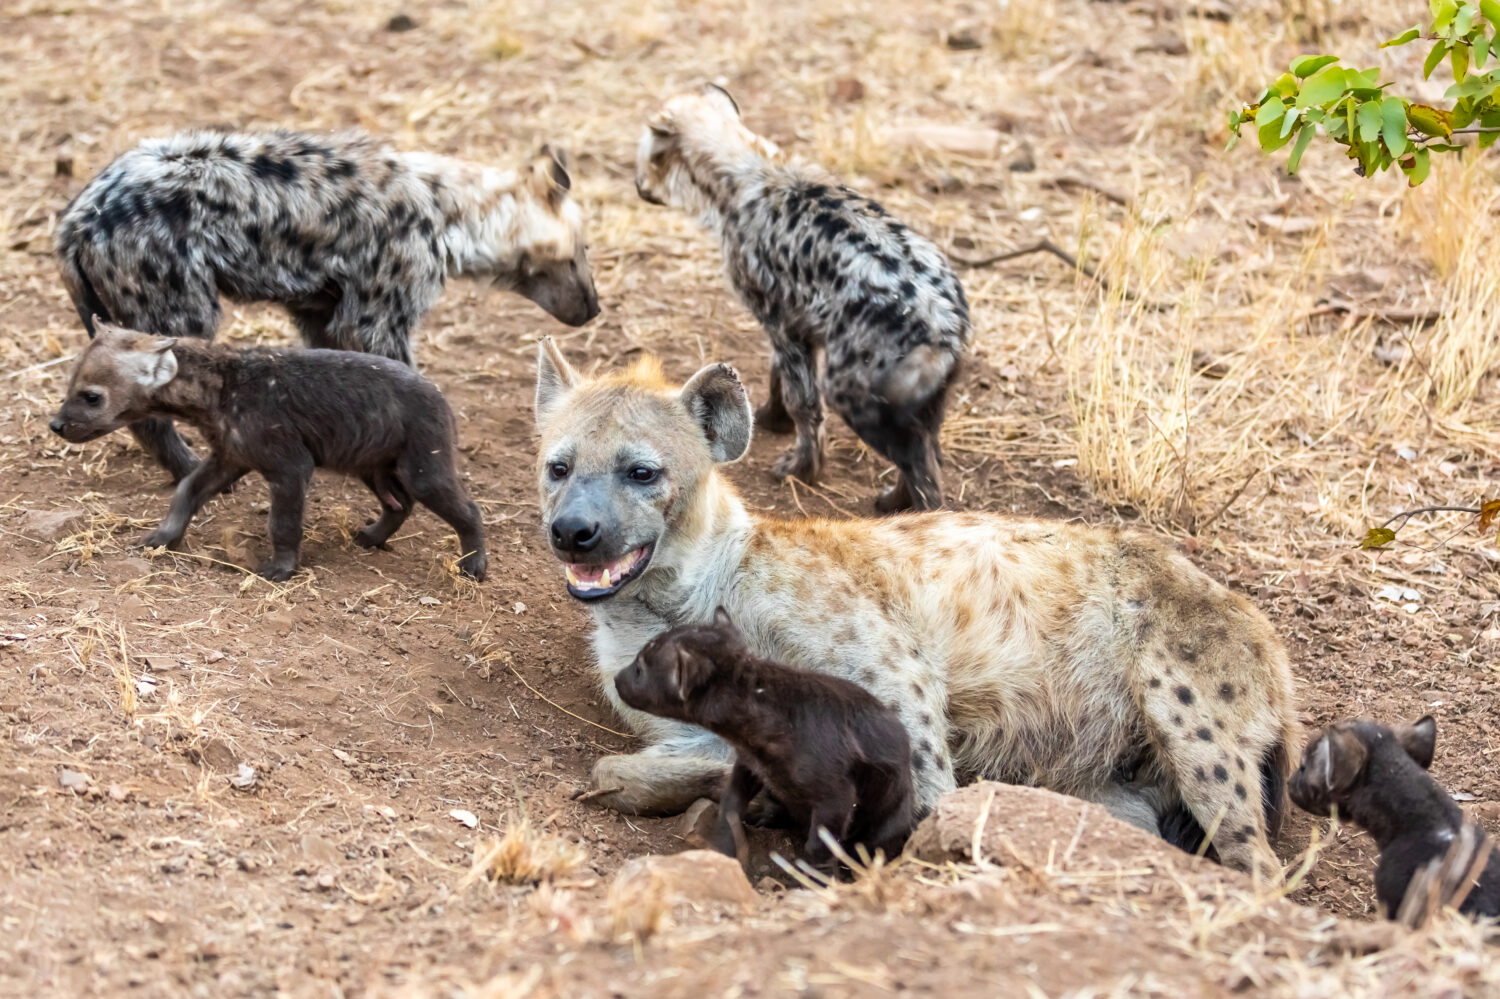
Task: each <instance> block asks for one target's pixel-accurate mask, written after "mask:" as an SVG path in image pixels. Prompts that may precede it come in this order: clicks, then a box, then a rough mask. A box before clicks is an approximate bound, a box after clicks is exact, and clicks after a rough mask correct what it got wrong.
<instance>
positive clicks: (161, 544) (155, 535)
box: [135, 527, 182, 551]
mask: <svg viewBox="0 0 1500 999" xmlns="http://www.w3.org/2000/svg"><path fill="white" fill-rule="evenodd" d="M181 543H182V535H180V534H171V533H169V532H166V531H163V530H162V529H161V528H159V527H158V528H157V529H156V530H154V531H152V532H151V533H150V534H143V535H141V537H140V539H139V540H137V541H136V543H135V546H136V547H137V548H165V549H167V550H168V551H176V550H177V546H178V545H179V544H181Z"/></svg>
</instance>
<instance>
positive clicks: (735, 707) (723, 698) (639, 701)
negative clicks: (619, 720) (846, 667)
mask: <svg viewBox="0 0 1500 999" xmlns="http://www.w3.org/2000/svg"><path fill="white" fill-rule="evenodd" d="M615 686H616V689H617V690H618V691H619V693H620V697H621V698H622V699H623V700H624V701H625V703H626V704H628V705H630V706H631V707H633V708H636V709H638V710H641V711H649V712H651V713H652V714H657V715H661V716H663V717H667V718H674V719H677V720H679V721H686V722H690V723H692V724H694V725H699V726H702V727H703V728H706V729H708V730H709V731H711V732H713V733H715V734H716V735H719V736H720V737H722V738H723V739H725V740H726V741H728V742H729V743H730V744H731V745H733V746H734V749H735V761H734V769H733V770H732V771H731V773H730V775H729V781H728V783H727V785H726V786H725V788H724V792H723V797H722V799H721V800H720V803H719V823H718V828H717V829H716V830H715V833H714V843H713V846H714V847H715V849H717V850H719V851H720V852H722V853H726V854H728V855H730V856H737V857H738V858H739V860H740V862H741V863H742V864H743V863H745V862H746V861H747V859H748V851H747V848H746V843H745V833H744V828H743V825H742V821H743V818H744V813H745V808H746V806H747V805H749V803H750V801H751V800H752V799H753V798H754V797H755V796H756V794H758V793H759V792H760V791H761V790H762V789H763V788H764V789H765V790H766V792H767V793H768V794H769V795H770V796H771V797H772V798H773V799H774V800H775V801H776V802H777V803H778V804H779V805H780V806H781V807H782V808H783V809H785V811H786V814H787V817H788V818H789V819H791V821H792V822H793V823H794V824H795V826H796V827H797V828H801V829H806V830H807V842H806V845H805V847H804V849H803V852H804V854H805V856H806V858H807V860H808V862H809V863H811V864H813V865H814V866H817V867H822V868H828V867H830V866H832V864H833V860H834V855H833V852H832V851H831V850H830V849H829V848H828V846H827V845H826V844H825V843H824V842H823V839H822V837H821V836H820V835H819V829H820V828H826V829H827V830H828V832H829V834H830V835H832V837H833V838H834V839H835V840H836V841H837V842H838V843H839V845H840V846H841V847H843V849H844V850H845V851H846V852H847V853H849V855H850V856H857V853H856V846H857V845H859V844H863V845H864V846H865V848H866V849H867V850H868V851H869V852H870V854H871V855H872V856H873V855H874V854H875V852H876V851H877V850H879V851H882V852H884V854H885V856H886V857H894V856H895V855H896V854H898V853H900V851H901V847H902V846H903V845H904V844H905V842H906V838H907V836H908V835H909V834H910V832H911V827H912V823H913V820H914V815H913V805H912V799H913V794H912V782H911V747H910V744H909V742H908V739H907V735H906V729H905V728H904V727H903V726H902V724H901V721H900V719H899V718H898V717H897V716H896V713H895V712H894V711H892V710H891V709H889V708H887V707H886V706H885V705H883V704H881V703H880V702H879V701H878V700H876V699H875V697H874V696H873V695H871V694H870V693H869V692H868V691H866V690H864V689H863V688H861V687H859V686H857V685H856V684H853V683H850V682H849V681H847V680H843V679H841V678H839V677H834V676H827V675H823V674H819V673H812V672H809V671H807V670H802V669H796V668H795V667H791V666H786V665H783V664H782V663H778V662H774V661H772V660H770V659H764V658H761V657H759V656H756V655H755V654H754V653H752V652H751V651H750V650H749V648H748V647H747V646H746V645H745V641H744V638H743V637H742V636H741V635H740V632H739V630H738V629H737V628H736V627H735V626H734V623H733V622H732V621H731V620H730V619H729V615H728V613H727V612H726V611H725V610H724V608H722V607H720V608H718V610H716V611H715V612H714V619H713V622H712V623H711V624H706V625H684V626H682V627H679V628H674V629H673V630H671V631H668V632H666V633H664V634H661V635H658V636H656V637H655V638H653V639H652V640H651V641H649V642H647V643H646V646H645V647H644V648H643V649H641V651H640V653H639V654H638V655H637V656H636V659H635V662H634V663H632V664H631V665H630V666H629V667H627V668H626V669H624V670H621V671H620V672H619V673H618V674H617V675H616V676H615Z"/></svg>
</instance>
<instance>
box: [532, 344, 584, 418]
mask: <svg viewBox="0 0 1500 999" xmlns="http://www.w3.org/2000/svg"><path fill="white" fill-rule="evenodd" d="M582 381H583V376H582V375H580V374H579V373H578V372H577V371H575V370H574V369H573V365H571V364H569V363H568V359H567V358H566V357H563V355H562V351H560V350H558V349H557V344H556V343H555V342H554V341H553V339H552V338H551V337H550V336H544V337H542V338H541V339H540V340H538V341H537V343H536V425H537V426H538V427H541V425H542V423H543V422H545V421H546V418H547V417H548V416H549V415H550V414H551V412H552V408H553V407H554V406H556V405H557V403H558V401H559V400H560V399H562V397H563V396H565V395H567V394H568V393H569V392H571V391H573V389H574V388H576V387H577V386H578V385H579V383H580V382H582Z"/></svg>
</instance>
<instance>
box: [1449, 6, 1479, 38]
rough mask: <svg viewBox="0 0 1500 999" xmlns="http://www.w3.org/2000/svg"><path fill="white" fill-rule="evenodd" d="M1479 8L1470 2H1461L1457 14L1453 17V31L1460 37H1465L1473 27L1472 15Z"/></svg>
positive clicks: (1477, 11) (1476, 12)
mask: <svg viewBox="0 0 1500 999" xmlns="http://www.w3.org/2000/svg"><path fill="white" fill-rule="evenodd" d="M1478 13H1479V9H1478V8H1477V7H1475V6H1474V5H1473V4H1471V3H1465V4H1461V5H1460V6H1459V8H1458V16H1457V17H1455V18H1454V19H1453V33H1454V34H1455V35H1457V36H1458V37H1460V38H1466V37H1468V34H1469V29H1470V28H1472V27H1474V15H1476V14H1478Z"/></svg>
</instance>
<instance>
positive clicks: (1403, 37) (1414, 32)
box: [1380, 0, 1494, 49]
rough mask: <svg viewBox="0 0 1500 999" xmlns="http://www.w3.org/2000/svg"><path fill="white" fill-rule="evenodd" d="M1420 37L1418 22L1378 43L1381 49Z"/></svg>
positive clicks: (1492, 0) (1491, 0) (1420, 27)
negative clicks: (1414, 25) (1412, 26)
mask: <svg viewBox="0 0 1500 999" xmlns="http://www.w3.org/2000/svg"><path fill="white" fill-rule="evenodd" d="M1488 2H1490V3H1493V2H1494V0H1488ZM1421 37H1422V26H1421V25H1420V24H1419V25H1417V26H1416V27H1414V28H1407V29H1406V30H1405V31H1403V32H1401V34H1399V35H1397V36H1396V37H1395V38H1391V39H1387V40H1386V41H1383V42H1381V43H1380V47H1381V48H1383V49H1388V48H1391V47H1392V46H1394V45H1405V44H1406V43H1407V42H1414V41H1416V40H1417V39H1418V38H1421Z"/></svg>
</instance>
